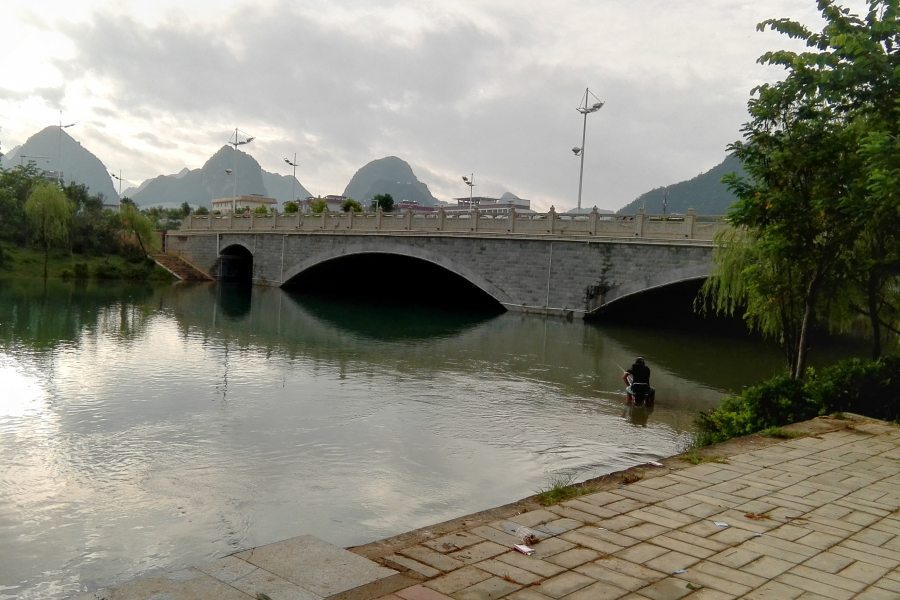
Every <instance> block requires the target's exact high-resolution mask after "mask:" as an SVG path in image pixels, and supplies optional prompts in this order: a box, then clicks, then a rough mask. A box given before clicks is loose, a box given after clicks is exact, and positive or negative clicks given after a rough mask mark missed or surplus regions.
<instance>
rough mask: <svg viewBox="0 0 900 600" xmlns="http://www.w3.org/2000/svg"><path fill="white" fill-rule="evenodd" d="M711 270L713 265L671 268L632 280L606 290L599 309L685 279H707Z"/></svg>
mask: <svg viewBox="0 0 900 600" xmlns="http://www.w3.org/2000/svg"><path fill="white" fill-rule="evenodd" d="M711 272H712V266H711V265H693V266H690V267H682V268H680V269H670V270H668V271H664V272H662V273H660V274H658V275H654V276H652V277H646V278H644V279H638V280H635V281H630V282H628V283H625V284H622V285H619V286H616V287H614V288H612V289H610V290H609V291H608V292H606V294H605V295H604V297H603V304H601V305H600V306H599V307H598V310H599V309H602V308H603V307H605V306H609V305H610V304H612V303H613V302H619V301H621V300H623V299H625V298H628V297H629V296H633V295H635V294H640V293H642V292H647V291H650V290H654V289H658V288H662V287H666V286H668V285H673V284H676V283H683V282H685V281H693V280H698V279H706V278H707V277H709V276H710V274H711Z"/></svg>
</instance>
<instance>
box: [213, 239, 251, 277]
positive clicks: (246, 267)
mask: <svg viewBox="0 0 900 600" xmlns="http://www.w3.org/2000/svg"><path fill="white" fill-rule="evenodd" d="M216 262H217V273H218V279H219V280H220V281H227V282H234V283H251V282H252V281H253V252H252V251H251V250H250V249H249V248H248V247H247V246H245V245H244V244H242V243H240V242H235V243H233V244H229V245H228V246H226V247H225V248H222V249H221V250H219V255H218V258H217V259H216Z"/></svg>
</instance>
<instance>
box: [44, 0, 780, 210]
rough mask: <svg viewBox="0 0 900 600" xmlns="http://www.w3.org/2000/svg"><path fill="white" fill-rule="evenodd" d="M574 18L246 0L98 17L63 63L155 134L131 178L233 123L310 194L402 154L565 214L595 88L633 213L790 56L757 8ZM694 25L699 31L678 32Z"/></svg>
mask: <svg viewBox="0 0 900 600" xmlns="http://www.w3.org/2000/svg"><path fill="white" fill-rule="evenodd" d="M755 4H759V3H755ZM776 5H777V3H776V2H774V1H772V2H769V8H772V9H773V10H774V7H775V6H776ZM579 6H581V8H582V9H583V10H582V11H581V15H582V16H581V17H580V18H567V19H563V18H562V16H558V17H557V16H556V13H553V12H552V11H548V10H543V9H541V7H540V6H539V5H535V6H531V5H522V4H521V3H510V2H505V1H503V2H497V3H495V4H489V5H485V6H484V7H480V9H481V10H480V11H474V10H473V13H472V16H471V17H469V16H461V14H462V13H451V12H449V11H443V10H441V9H440V8H435V7H433V6H430V5H427V4H425V5H422V6H418V7H416V11H417V12H415V13H412V14H413V16H414V17H415V19H414V21H415V22H413V23H410V22H409V20H404V19H402V18H400V17H398V14H401V16H402V15H403V14H407V13H398V12H397V11H399V10H401V9H403V5H402V4H400V3H393V2H379V3H369V2H365V3H363V2H359V3H357V4H356V5H353V4H352V3H351V4H349V5H348V4H342V5H341V6H340V7H336V5H333V4H330V3H327V2H326V3H324V4H323V5H322V7H321V8H322V10H321V11H317V12H316V13H310V12H308V11H307V12H304V9H303V8H302V7H301V8H296V7H294V6H293V5H291V4H289V3H286V2H276V3H274V4H269V5H257V4H254V5H252V6H251V5H242V6H239V7H238V8H237V9H235V10H233V11H232V12H230V13H226V16H225V17H223V18H222V19H221V20H217V21H215V22H201V21H197V20H193V19H185V18H175V17H172V18H170V19H168V20H165V21H162V22H159V23H156V24H152V25H147V24H145V23H144V22H142V21H139V20H138V19H136V18H130V17H129V16H127V15H122V14H118V13H107V12H98V13H94V14H93V15H92V16H91V17H90V19H88V20H87V21H85V22H81V23H65V24H64V26H61V27H60V28H59V31H60V32H61V33H63V34H65V35H66V36H68V37H69V39H70V40H71V43H72V45H73V47H74V51H75V54H74V58H71V59H66V60H57V61H56V63H55V64H56V65H57V67H58V68H59V69H60V71H61V72H62V73H63V75H64V77H65V79H66V80H69V81H78V80H83V79H85V78H91V80H96V81H99V82H102V83H103V85H104V86H106V92H105V93H104V95H103V98H102V99H103V101H104V103H105V104H108V105H110V106H112V107H113V108H112V114H116V115H119V117H120V118H122V119H125V120H128V121H130V122H137V121H140V122H141V124H140V125H137V126H136V127H137V131H140V132H142V133H136V134H133V137H134V139H135V140H136V141H139V142H141V143H143V144H144V145H145V152H144V153H143V158H144V159H146V160H147V161H148V163H153V164H145V165H142V166H139V167H138V166H136V167H135V168H134V169H133V170H140V169H145V170H147V171H149V172H148V173H147V176H148V177H149V176H152V175H155V174H157V173H158V172H159V170H160V169H162V168H168V169H169V170H170V171H173V172H174V171H177V170H179V169H180V168H181V166H184V165H182V164H177V163H178V161H177V158H176V157H178V156H182V157H183V156H185V155H191V156H195V158H194V161H193V164H188V165H187V166H190V167H196V166H199V165H200V164H202V162H203V161H205V159H206V158H207V157H208V156H209V155H210V154H212V153H213V152H215V150H217V149H218V148H219V147H221V145H222V144H223V143H224V142H225V141H226V139H227V136H228V129H229V127H233V126H234V125H232V124H238V125H240V126H241V128H242V129H246V130H248V131H250V132H251V133H253V134H255V135H257V136H258V140H257V141H256V142H254V144H253V145H252V146H250V147H248V150H249V151H250V152H251V153H252V154H253V155H254V156H255V157H256V158H257V159H258V160H259V161H260V162H261V163H262V164H263V166H264V167H265V168H268V169H270V170H274V169H279V168H281V164H280V161H281V157H282V156H286V155H290V154H292V153H293V152H297V153H298V154H299V155H300V160H301V165H302V167H301V169H299V170H298V177H299V178H300V179H301V181H303V182H304V184H305V185H307V187H309V188H310V190H311V191H313V192H314V193H317V192H319V191H321V192H331V191H339V190H340V189H342V188H343V185H344V184H346V182H347V181H348V180H349V179H350V177H351V176H352V174H353V172H354V171H355V170H356V169H358V168H359V167H361V166H362V165H363V164H365V163H366V162H368V161H369V160H372V159H375V158H380V157H383V156H385V155H389V154H390V155H397V156H400V157H401V158H404V159H406V160H407V161H409V162H410V163H411V164H413V165H414V168H416V169H417V173H419V175H420V178H422V179H423V180H424V181H425V182H426V183H428V184H429V186H430V187H431V188H432V191H433V192H434V193H435V194H436V195H437V196H438V197H442V198H445V199H447V198H449V197H451V196H454V195H464V194H465V193H466V192H467V188H465V186H463V185H461V181H460V178H459V175H461V174H462V173H469V172H472V171H474V172H475V173H476V181H477V182H478V184H479V187H478V188H476V191H477V192H479V193H483V194H500V193H502V192H503V191H505V190H507V189H511V190H514V191H515V192H516V193H517V194H519V195H521V196H523V197H531V198H533V199H535V200H538V201H540V202H541V203H542V205H543V206H544V207H547V206H549V205H550V204H556V206H557V208H568V207H571V206H572V205H574V203H575V197H576V194H577V186H578V183H577V176H578V160H577V159H576V158H574V156H573V155H572V153H571V151H570V149H571V148H572V146H575V145H581V126H582V120H581V116H580V115H579V114H578V113H576V112H575V110H574V109H575V106H576V105H577V104H578V99H579V95H580V94H581V93H583V90H584V87H585V85H586V84H590V85H591V88H592V89H593V90H594V91H595V92H596V93H597V95H599V96H600V97H601V98H602V99H604V100H605V101H606V102H607V104H606V106H605V107H604V108H603V109H602V110H601V111H600V112H598V113H596V114H594V115H591V116H590V117H589V118H588V139H587V144H586V147H587V152H586V172H585V204H586V205H588V206H590V205H593V204H597V205H599V206H601V207H605V208H618V207H619V206H622V205H624V204H625V203H627V202H629V201H630V200H632V199H633V198H634V197H635V196H637V195H638V194H639V193H641V192H643V191H646V190H648V189H651V188H653V187H656V186H659V185H664V184H667V183H672V182H674V181H678V180H681V179H686V178H689V177H692V176H694V175H696V174H697V173H699V172H701V171H703V170H706V169H708V168H710V167H712V166H713V165H714V164H716V163H718V162H720V161H721V160H722V159H723V158H724V156H725V146H726V144H727V143H729V142H731V141H733V140H734V139H736V138H737V137H738V128H739V126H740V124H741V123H742V122H743V121H744V120H746V116H745V114H746V113H745V104H746V100H747V97H748V93H749V88H750V87H751V86H752V84H753V83H755V82H756V81H759V80H761V79H762V78H764V77H766V76H768V75H767V73H768V72H767V71H765V70H763V69H762V68H761V67H758V66H755V65H754V64H753V60H754V59H755V58H756V56H757V55H758V54H760V53H761V52H762V50H763V49H765V48H767V47H773V45H775V47H782V46H784V43H782V41H781V40H777V39H776V38H775V37H771V36H770V37H768V38H766V40H765V41H763V40H761V39H760V38H759V37H758V35H759V34H754V33H753V28H754V26H755V23H756V20H759V19H758V18H755V17H754V15H755V13H752V12H751V9H750V8H748V7H750V6H754V4H753V3H749V2H748V3H735V5H734V6H731V5H729V6H727V7H725V6H722V7H710V6H709V5H708V3H700V2H686V3H681V4H678V5H677V6H676V5H673V4H672V3H663V2H660V1H655V0H654V1H650V2H648V3H647V5H646V6H644V5H641V6H637V5H633V6H632V5H629V6H628V7H624V6H623V5H621V4H619V3H616V2H600V3H583V4H581V5H579ZM338 8H340V9H341V10H338ZM576 8H577V7H573V10H575V9H576ZM754 10H761V9H754ZM407 12H409V11H407ZM567 14H568V13H567ZM782 14H784V13H782V12H779V11H777V10H774V12H771V13H765V14H763V16H781V15H782ZM701 16H703V17H705V18H706V20H705V21H704V20H702V19H701V18H700V17H701ZM790 16H795V15H790ZM554 19H558V22H557V21H555V20H554ZM687 23H690V24H691V25H692V26H693V27H694V29H695V30H694V32H693V34H691V33H684V32H679V31H678V30H677V26H678V25H684V24H687ZM670 30H671V31H670ZM593 32H596V33H593ZM661 36H670V37H666V38H664V39H660V38H661ZM738 36H740V37H738ZM753 36H756V37H753ZM745 38H746V39H750V40H751V41H750V42H748V41H746V40H745ZM101 110H102V109H101ZM96 112H97V114H101V113H100V110H97V111H96ZM148 129H152V130H153V131H154V133H148V132H147V130H148ZM107 135H108V134H107ZM163 140H164V141H163ZM98 141H99V140H98ZM127 145H128V144H126V146H127ZM114 151H116V150H115V149H114V147H113V146H110V152H114ZM176 151H177V152H176ZM154 156H155V157H156V162H155V163H154V162H153V157H154ZM154 168H155V169H156V170H155V171H154V170H153V169H154Z"/></svg>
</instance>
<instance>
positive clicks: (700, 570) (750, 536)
mask: <svg viewBox="0 0 900 600" xmlns="http://www.w3.org/2000/svg"><path fill="white" fill-rule="evenodd" d="M792 428H793V429H794V430H806V431H808V432H810V435H809V436H808V437H801V438H796V439H792V440H788V441H783V442H780V443H771V442H767V443H763V442H760V443H759V444H758V445H760V446H763V445H765V447H760V448H758V449H755V450H750V451H746V446H743V447H741V450H739V451H737V453H734V454H731V455H729V456H728V458H727V459H726V460H725V461H723V462H721V463H719V462H706V463H703V464H699V465H697V466H687V465H686V463H684V462H683V461H680V460H679V459H677V458H673V459H668V460H666V461H664V462H665V466H664V467H662V468H655V467H645V468H642V469H639V470H638V472H639V473H641V474H642V478H641V479H640V480H638V481H636V482H634V483H631V484H628V485H625V484H621V483H618V481H620V480H621V479H620V478H612V483H609V482H607V483H606V484H604V486H603V487H604V488H605V489H601V490H600V491H596V492H595V493H591V494H588V495H583V496H581V497H579V498H577V499H573V500H570V501H568V502H564V503H562V504H559V505H556V506H550V507H539V506H537V505H536V504H535V503H534V502H533V501H531V502H528V501H523V502H522V503H518V504H516V505H510V506H509V507H503V508H502V509H495V510H494V511H486V512H485V513H479V515H471V516H470V517H468V518H463V519H457V520H455V521H452V522H448V523H447V524H442V525H438V526H435V527H432V528H429V529H424V530H418V531H416V532H411V533H409V534H404V535H401V536H397V537H395V538H390V539H388V540H382V541H379V542H374V543H373V544H369V545H367V546H363V547H359V548H352V549H351V550H352V551H353V552H355V553H356V555H358V556H357V558H359V557H360V556H361V557H365V558H367V559H370V561H373V562H374V563H379V565H375V564H373V562H369V561H366V562H367V564H365V565H364V564H360V567H361V568H362V569H363V571H364V572H365V573H367V574H370V575H367V576H368V577H369V579H368V580H367V581H369V582H370V583H368V584H366V585H362V586H360V587H356V588H353V587H352V586H351V585H344V584H334V583H332V582H331V581H330V580H329V582H328V585H331V586H332V587H331V588H329V589H332V590H342V591H340V592H335V593H332V594H331V595H329V592H327V590H325V588H324V587H323V588H322V590H318V593H313V592H316V591H317V590H315V589H312V588H311V587H310V585H308V584H303V583H299V582H300V579H303V577H305V575H303V573H302V571H303V569H302V568H300V566H298V565H302V564H303V563H304V562H305V561H306V560H307V559H305V558H304V557H303V556H299V555H298V557H290V556H287V555H286V554H285V552H286V550H285V551H282V548H285V549H286V548H289V546H290V543H291V540H288V541H286V542H282V543H280V544H282V545H281V546H279V545H271V547H264V548H269V550H267V551H266V552H268V554H270V555H272V556H271V558H268V559H266V560H269V561H271V562H272V564H273V565H274V566H273V567H272V569H273V570H277V569H280V571H279V577H280V578H279V577H275V576H274V575H271V574H270V573H269V572H268V571H267V570H266V569H267V568H268V567H267V565H268V563H265V562H260V560H262V559H260V560H256V561H255V562H254V560H253V559H251V558H250V557H252V556H253V553H254V550H248V551H244V552H243V553H238V554H236V555H234V556H233V557H226V558H224V559H220V560H219V561H216V562H215V563H210V565H213V566H210V565H206V566H201V567H199V568H198V571H197V572H198V573H202V574H206V575H210V576H216V573H217V569H218V570H222V569H225V570H226V571H229V573H230V575H228V576H229V577H233V579H232V580H231V581H232V582H235V581H236V582H244V583H243V584H241V585H238V584H236V583H228V581H226V579H227V578H224V579H223V578H222V577H224V576H219V579H216V584H217V585H218V583H221V582H225V583H227V584H228V586H226V587H227V590H228V593H229V594H231V593H232V592H234V594H232V595H233V596H234V597H235V598H236V599H238V598H247V597H250V598H253V597H254V594H255V593H259V592H263V594H265V595H267V596H268V597H270V598H271V599H272V600H297V599H299V600H316V599H317V598H333V599H334V600H373V599H378V600H451V599H452V600H495V599H499V598H508V599H509V600H616V599H620V598H621V599H623V600H678V599H681V598H685V599H691V600H729V599H732V598H750V599H754V600H782V599H783V600H794V599H799V600H818V599H832V600H849V599H851V598H857V599H860V600H882V599H885V600H886V599H900V427H896V426H893V425H889V424H885V423H882V422H878V421H869V420H857V421H853V422H849V423H848V422H836V421H833V420H829V419H816V420H813V421H810V422H807V423H801V424H797V425H794V426H792ZM817 432H819V433H817ZM751 443H752V440H751ZM634 471H635V470H631V472H632V473H633V472H634ZM490 516H493V517H496V518H494V520H489V519H488V518H487V517H490ZM717 522H719V523H727V527H725V526H721V525H717ZM522 526H525V527H528V528H530V529H531V530H533V531H534V533H535V534H536V535H537V536H538V537H539V538H540V541H538V542H537V543H535V544H533V547H534V549H535V554H534V555H532V556H525V555H523V554H520V553H518V552H515V551H513V550H511V549H510V548H511V546H512V545H513V544H515V543H517V542H518V540H517V538H516V537H515V536H514V535H513V534H514V533H515V531H516V530H517V529H518V528H519V527H522ZM305 537H308V536H305ZM295 539H300V538H295ZM255 551H256V552H257V553H258V554H257V556H259V557H263V556H264V555H265V554H266V552H263V551H261V550H260V549H255ZM322 551H323V552H325V553H326V554H327V552H328V551H327V549H323V550H322ZM340 552H345V551H340ZM346 554H349V553H346ZM276 559H277V560H276ZM238 560H246V561H249V562H248V563H238V562H234V561H238ZM354 560H355V559H354ZM228 561H232V562H228ZM350 562H353V560H351V561H350ZM251 563H252V564H251ZM226 567H227V568H226ZM276 567H277V568H276ZM372 569H375V570H376V571H377V569H381V571H377V573H376V571H373V570H372ZM371 573H376V574H375V575H371ZM264 575H265V576H264ZM270 575H271V577H269V576H270ZM266 577H269V578H268V579H267V578H266ZM273 577H274V578H275V579H278V585H275V583H272V582H274V581H275V579H272V578H273ZM248 578H255V579H253V581H254V585H253V586H250V585H249V584H247V583H246V581H247V580H248ZM298 578H299V579H298ZM338 579H339V578H338ZM294 580H297V581H296V582H295V583H297V585H299V586H300V587H299V588H298V587H297V586H294V587H290V585H291V582H292V581H294ZM192 581H196V580H192ZM267 581H268V582H269V583H268V584H267V583H266V582H267ZM129 585H132V584H129ZM167 585H168V584H167ZM242 585H243V587H242ZM303 585H305V586H306V587H302V586H303ZM267 586H268V587H267ZM335 586H336V587H335ZM126 588H128V586H122V588H119V589H117V590H113V591H111V592H107V593H106V594H105V595H103V594H99V593H98V594H99V595H97V594H95V595H90V596H87V597H90V598H109V599H110V600H119V599H122V600H147V599H150V598H157V600H158V599H159V598H163V597H165V599H166V600H199V599H200V598H207V597H210V598H214V597H222V598H224V597H226V596H227V597H232V595H228V594H226V595H222V592H221V591H220V592H216V593H215V594H214V595H211V596H206V595H204V594H203V593H198V592H196V591H191V590H190V589H188V588H187V587H183V588H176V587H172V586H169V587H166V589H165V594H164V596H159V595H158V593H157V595H156V596H152V595H147V594H148V593H149V592H141V593H137V592H135V593H132V594H126V593H124V591H123V590H125V589H126ZM131 589H134V590H140V589H144V590H149V589H150V588H147V587H144V588H140V587H132V588H131ZM160 589H162V588H160ZM216 589H218V588H216ZM222 590H225V588H222Z"/></svg>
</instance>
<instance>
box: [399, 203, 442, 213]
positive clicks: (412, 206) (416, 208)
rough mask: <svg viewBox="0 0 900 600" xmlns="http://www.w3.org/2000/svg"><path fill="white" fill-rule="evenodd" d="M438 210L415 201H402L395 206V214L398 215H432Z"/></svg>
mask: <svg viewBox="0 0 900 600" xmlns="http://www.w3.org/2000/svg"><path fill="white" fill-rule="evenodd" d="M435 210H436V209H435V208H432V207H431V206H422V205H421V204H419V203H418V202H416V201H415V200H401V201H400V202H397V203H396V204H394V212H397V213H408V212H412V213H430V212H434V211H435Z"/></svg>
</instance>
